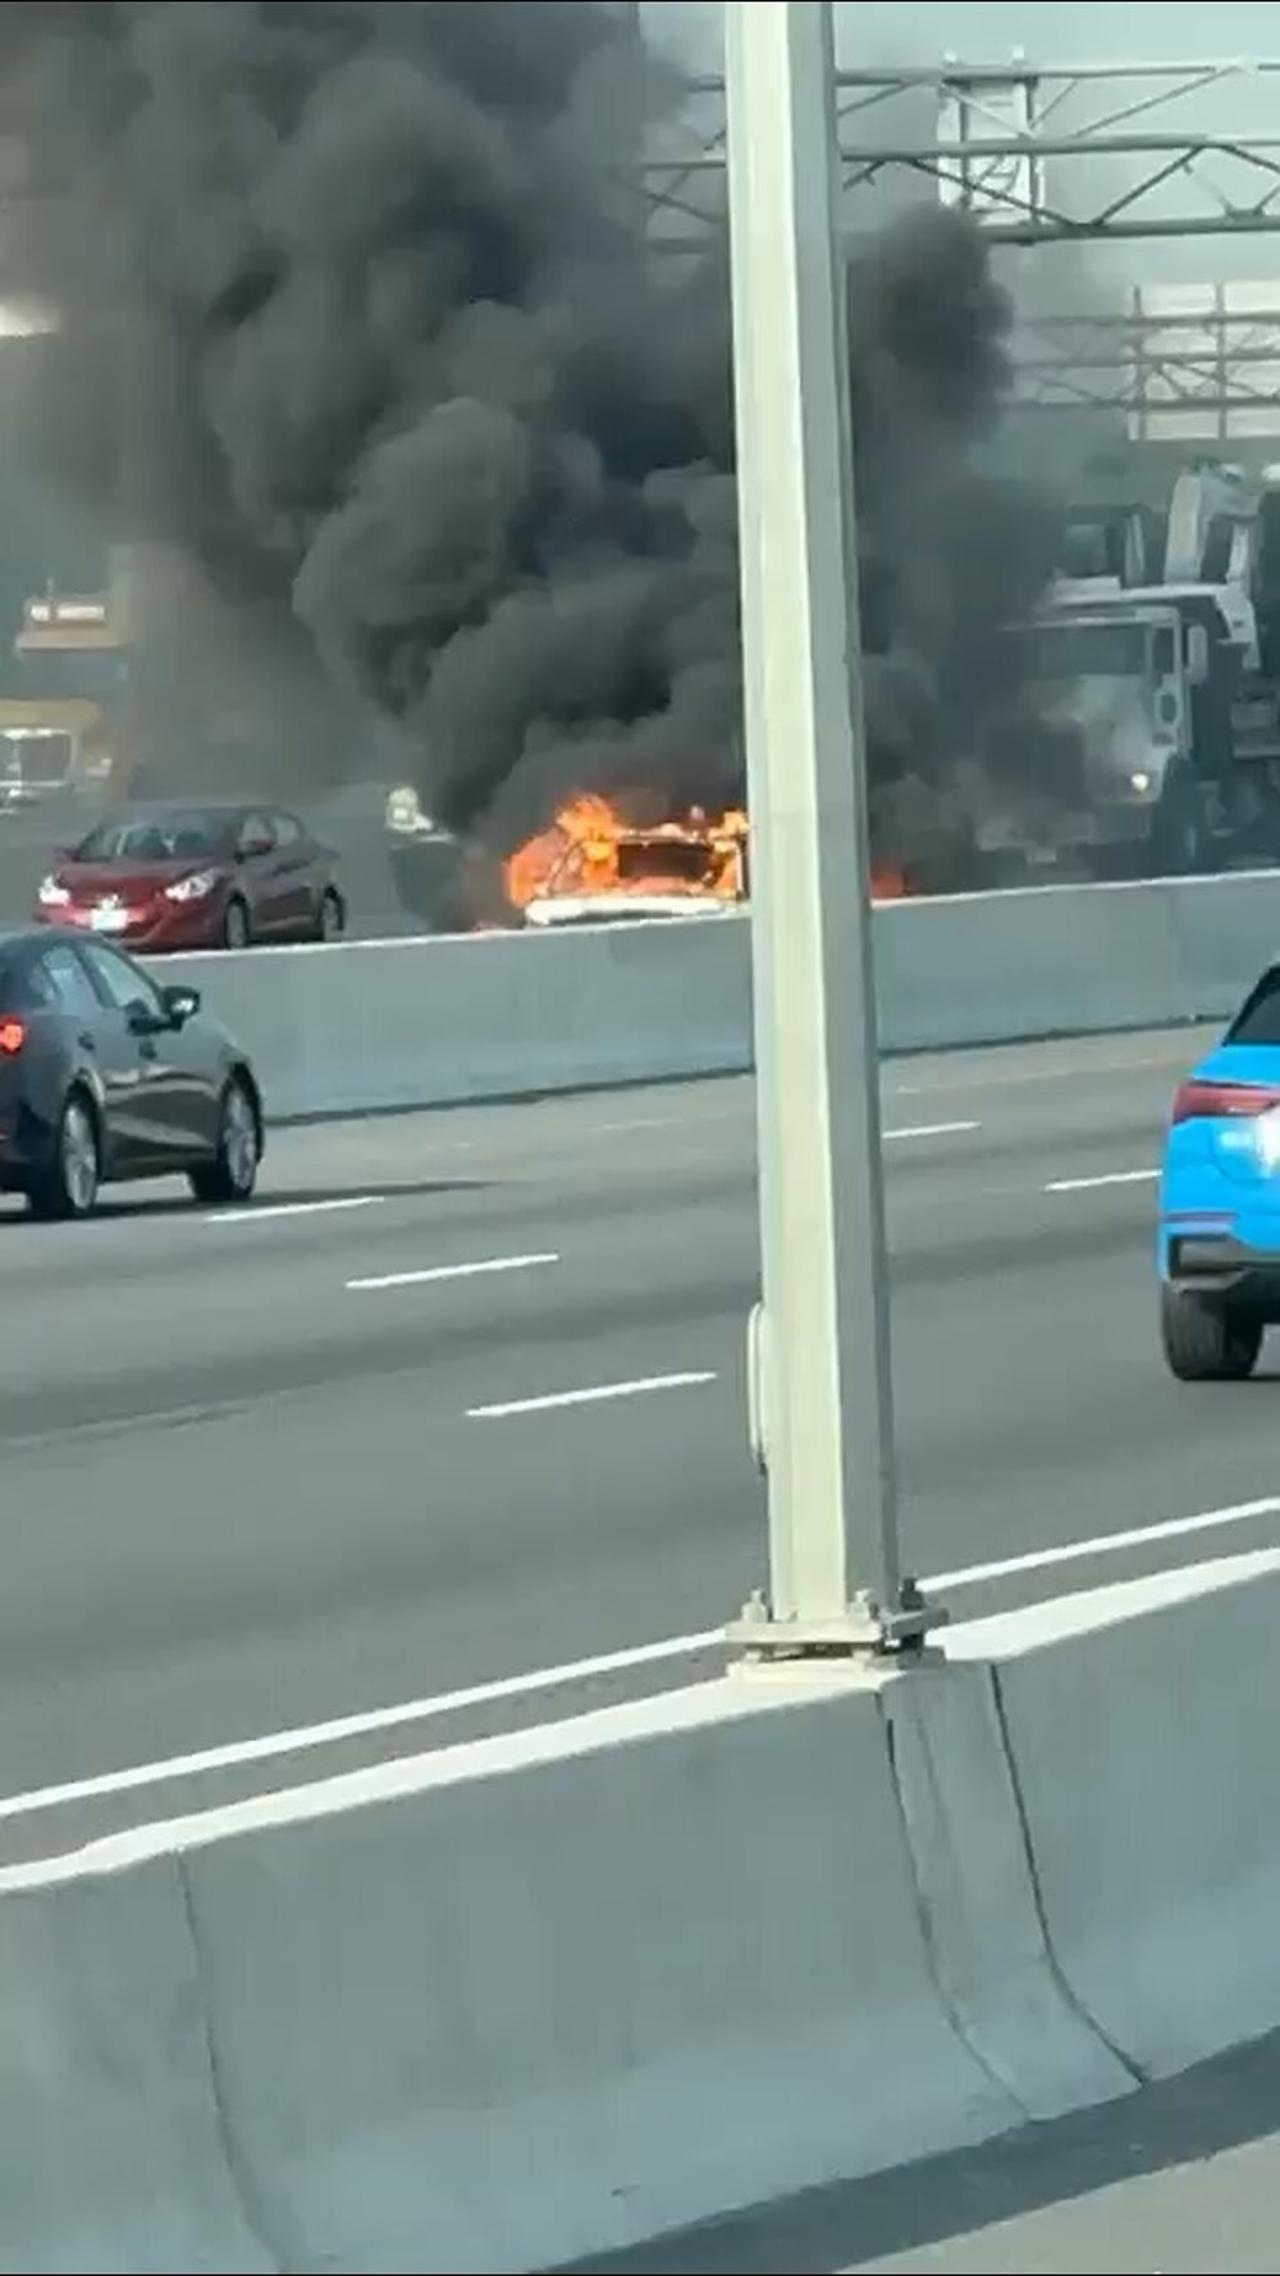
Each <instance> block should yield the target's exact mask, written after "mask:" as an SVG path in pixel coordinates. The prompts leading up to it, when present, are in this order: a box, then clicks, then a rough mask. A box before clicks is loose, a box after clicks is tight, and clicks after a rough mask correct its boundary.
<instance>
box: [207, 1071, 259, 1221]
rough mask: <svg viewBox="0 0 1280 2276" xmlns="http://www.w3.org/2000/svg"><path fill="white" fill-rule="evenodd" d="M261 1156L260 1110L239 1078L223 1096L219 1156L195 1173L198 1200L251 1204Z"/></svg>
mask: <svg viewBox="0 0 1280 2276" xmlns="http://www.w3.org/2000/svg"><path fill="white" fill-rule="evenodd" d="M261 1154H262V1145H261V1140H260V1138H259V1134H258V1116H257V1110H256V1108H255V1106H254V1103H253V1100H252V1098H251V1097H250V1096H249V1091H248V1087H247V1085H246V1084H245V1083H243V1082H242V1081H241V1080H240V1078H239V1077H238V1076H236V1077H235V1078H234V1079H233V1080H232V1081H231V1082H229V1083H228V1085H227V1087H226V1090H225V1091H224V1092H223V1096H222V1112H221V1114H220V1116H219V1118H218V1150H217V1153H216V1154H215V1155H214V1157H213V1160H212V1161H211V1162H208V1163H206V1164H205V1166H204V1168H203V1169H198V1170H192V1172H191V1191H192V1192H193V1194H194V1195H195V1197H196V1200H197V1201H207V1202H212V1203H215V1204H216V1203H219V1202H236V1201H248V1200H249V1198H250V1197H251V1195H252V1193H253V1189H254V1186H255V1185H256V1184H257V1181H258V1162H259V1159H260V1157H261Z"/></svg>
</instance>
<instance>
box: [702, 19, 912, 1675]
mask: <svg viewBox="0 0 1280 2276" xmlns="http://www.w3.org/2000/svg"><path fill="white" fill-rule="evenodd" d="M725 38H726V69H725V78H726V90H727V100H728V130H729V131H728V168H729V211H730V224H731V242H732V257H733V308H734V369H735V380H736V392H737V462H738V496H739V530H740V549H741V562H742V569H741V576H742V611H743V624H742V634H743V651H744V685H745V720H746V742H747V776H748V796H749V804H750V810H751V824H752V840H751V844H752V864H751V899H752V940H753V959H754V989H755V1029H756V1065H757V1097H758V1108H757V1114H758V1141H759V1161H760V1201H761V1246H762V1283H763V1313H762V1315H761V1316H760V1319H759V1321H758V1329H759V1334H758V1340H757V1342H756V1345H755V1347H754V1361H755V1362H756V1363H757V1364H758V1375H757V1381H756V1384H755V1391H756V1397H757V1404H758V1414H759V1418H760V1435H761V1436H762V1439H763V1451H764V1460H765V1466H766V1469H767V1476H768V1488H769V1550H770V1555H769V1566H770V1586H769V1596H768V1603H767V1606H765V1607H757V1610H756V1620H755V1623H754V1624H753V1626H758V1630H759V1647H760V1648H761V1649H766V1650H767V1649H773V1648H777V1649H780V1650H782V1651H788V1650H801V1651H803V1650H806V1649H814V1648H816V1649H823V1648H826V1647H828V1646H834V1647H836V1648H839V1647H840V1646H841V1645H842V1644H845V1645H847V1646H848V1647H849V1648H851V1649H856V1648H858V1647H860V1646H864V1645H871V1646H875V1645H882V1644H884V1643H885V1642H887V1641H892V1640H894V1639H895V1638H897V1639H901V1638H903V1637H906V1636H913V1635H915V1634H918V1633H919V1632H920V1630H921V1628H922V1627H923V1626H924V1624H925V1620H924V1615H923V1613H922V1611H920V1610H917V1609H915V1608H914V1607H915V1596H914V1591H911V1590H909V1591H908V1592H907V1602H906V1603H905V1604H904V1601H903V1596H904V1592H903V1589H902V1585H901V1576H900V1570H899V1559H898V1539H897V1523H896V1506H895V1485H894V1463H893V1414H892V1399H891V1390H890V1354H889V1317H888V1298H887V1276H886V1256H885V1237H884V1206H883V1194H882V1187H881V1165H880V1104H879V1081H878V1052H877V1037H876V1014H875V996H874V987H873V974H872V961H871V922H870V909H869V904H868V858H867V819H866V790H865V777H864V748H863V730H862V711H861V703H860V698H859V688H858V676H859V654H858V631H857V625H858V607H857V564H856V556H855V547H854V518H853V490H852V464H851V454H850V427H849V399H848V354H847V333H846V323H845V291H844V263H843V259H842V257H840V256H839V254H838V251H837V242H838V240H837V228H836V198H837V180H836V172H835V168H836V148H835V120H834V94H833V63H834V58H833V48H832V23H831V8H830V6H829V5H828V4H827V0H821V4H819V0H742V4H738V5H735V4H734V0H729V5H727V6H726V9H725ZM744 1633H745V1631H744Z"/></svg>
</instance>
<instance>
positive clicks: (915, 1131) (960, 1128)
mask: <svg viewBox="0 0 1280 2276" xmlns="http://www.w3.org/2000/svg"><path fill="white" fill-rule="evenodd" d="M981 1128H982V1124H981V1123H980V1122H919V1123H916V1124H915V1125H914V1126H913V1127H911V1128H909V1129H906V1130H886V1131H885V1133H884V1136H885V1142H886V1144H887V1143H888V1141H889V1139H890V1138H957V1137H959V1136H960V1135H961V1134H962V1133H963V1132H964V1131H966V1130H981Z"/></svg>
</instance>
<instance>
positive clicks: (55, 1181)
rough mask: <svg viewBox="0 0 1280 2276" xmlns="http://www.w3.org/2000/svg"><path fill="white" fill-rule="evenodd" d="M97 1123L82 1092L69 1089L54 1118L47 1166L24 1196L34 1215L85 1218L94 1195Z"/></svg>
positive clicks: (98, 1170) (97, 1170)
mask: <svg viewBox="0 0 1280 2276" xmlns="http://www.w3.org/2000/svg"><path fill="white" fill-rule="evenodd" d="M101 1176H102V1163H101V1159H100V1156H99V1149H98V1125H97V1122H96V1120H95V1118H94V1112H93V1108H92V1106H91V1105H90V1104H89V1100H88V1098H87V1097H86V1096H85V1093H84V1092H83V1091H72V1093H71V1095H70V1097H69V1098H68V1099H67V1101H66V1103H65V1105H64V1106H63V1109H62V1113H61V1115H60V1117H59V1120H58V1129H57V1135H56V1137H55V1139H54V1144H53V1152H52V1155H51V1156H50V1160H49V1166H48V1168H47V1169H46V1170H45V1172H44V1174H43V1175H42V1176H41V1177H39V1178H36V1179H35V1180H34V1181H33V1183H32V1185H31V1188H30V1191H29V1193H28V1195H27V1199H28V1201H29V1202H30V1204H31V1208H32V1211H33V1212H34V1214H35V1215H36V1216H37V1217H87V1216H88V1215H89V1213H90V1211H91V1210H92V1208H93V1205H94V1203H95V1201H96V1200H97V1198H98V1185H99V1181H100V1179H101Z"/></svg>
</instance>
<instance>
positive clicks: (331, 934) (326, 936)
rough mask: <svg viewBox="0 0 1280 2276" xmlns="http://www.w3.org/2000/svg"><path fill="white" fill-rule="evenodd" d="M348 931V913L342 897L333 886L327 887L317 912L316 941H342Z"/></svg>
mask: <svg viewBox="0 0 1280 2276" xmlns="http://www.w3.org/2000/svg"><path fill="white" fill-rule="evenodd" d="M346 929H347V912H346V910H345V908H344V907H343V903H342V895H341V894H340V893H336V892H335V891H334V889H333V887H332V885H327V886H326V887H325V890H324V892H323V893H322V894H321V896H320V906H319V908H318V909H317V910H316V922H315V936H316V939H317V940H341V938H342V936H343V934H344V932H345V931H346Z"/></svg>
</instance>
